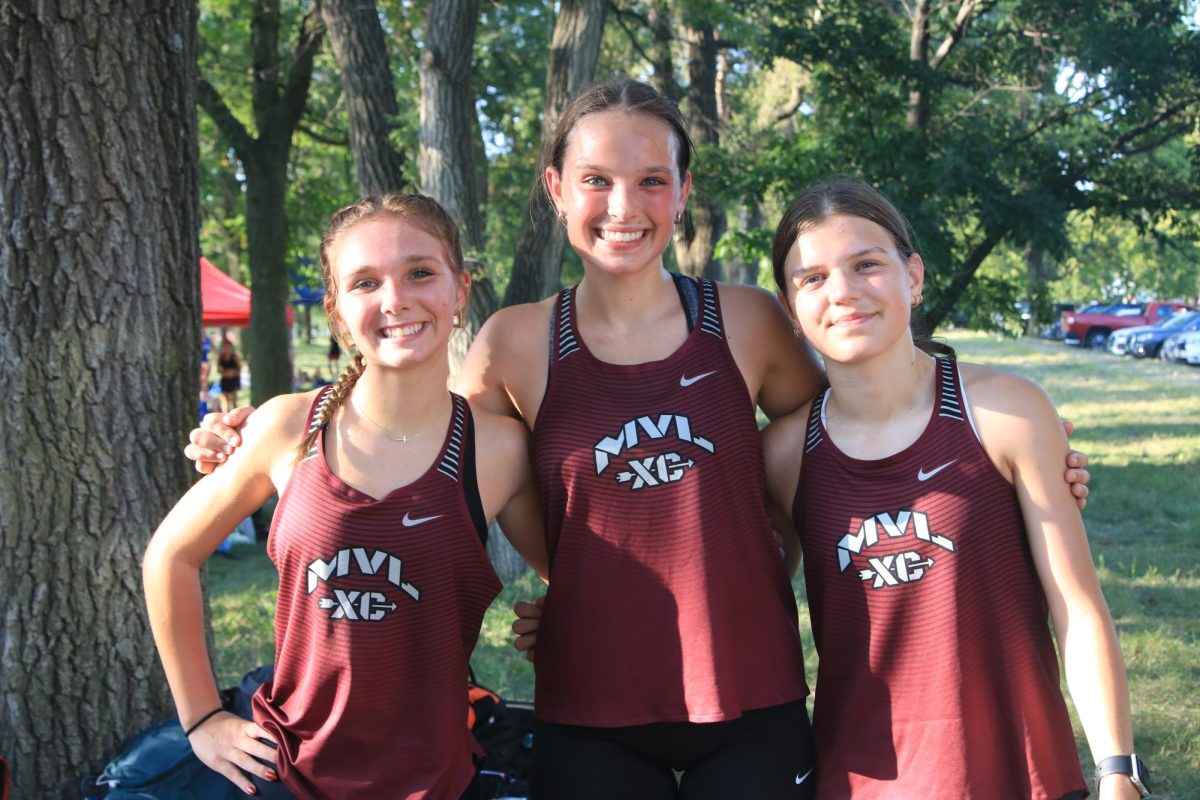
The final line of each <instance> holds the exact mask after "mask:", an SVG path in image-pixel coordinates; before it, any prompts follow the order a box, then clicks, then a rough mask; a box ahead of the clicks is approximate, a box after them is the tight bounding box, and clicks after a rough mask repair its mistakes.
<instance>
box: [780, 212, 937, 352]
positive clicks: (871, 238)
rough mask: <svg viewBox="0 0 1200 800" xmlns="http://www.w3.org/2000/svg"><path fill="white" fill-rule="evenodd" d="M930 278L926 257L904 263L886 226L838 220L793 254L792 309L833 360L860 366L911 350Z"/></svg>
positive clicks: (787, 272) (809, 234) (789, 263)
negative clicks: (914, 315)
mask: <svg viewBox="0 0 1200 800" xmlns="http://www.w3.org/2000/svg"><path fill="white" fill-rule="evenodd" d="M924 272H925V266H924V263H923V262H922V261H921V257H920V256H919V255H916V254H915V253H914V254H913V255H911V256H909V257H908V258H904V257H903V256H902V255H901V254H900V252H899V249H898V248H897V246H896V242H895V241H894V240H893V238H892V236H891V235H890V234H889V233H888V232H887V231H886V230H885V229H884V228H883V227H881V226H880V225H878V224H876V223H874V222H872V221H870V220H868V219H864V218H863V217H857V216H852V215H847V214H833V215H830V216H828V217H826V218H825V219H824V220H822V221H821V222H818V223H816V224H814V225H812V226H811V227H808V228H807V229H806V230H804V231H803V232H802V233H801V234H800V235H799V236H798V237H796V241H795V242H794V243H793V244H792V247H791V249H790V250H789V251H788V254H787V259H786V261H785V262H784V269H783V274H784V278H785V281H786V283H785V289H786V293H787V306H788V309H789V310H790V311H791V313H792V315H793V317H794V318H795V320H796V322H797V323H798V324H799V325H800V328H801V329H802V330H803V332H804V335H805V337H806V338H807V339H808V340H809V342H810V343H811V344H812V345H813V347H815V348H816V349H817V350H818V351H819V352H820V353H821V354H822V355H823V356H825V358H826V359H828V360H831V361H834V362H842V363H851V362H859V361H862V360H864V359H867V358H870V357H872V356H875V355H878V354H880V353H883V352H887V351H889V350H891V349H892V348H897V347H902V348H911V347H912V337H911V335H910V334H909V329H908V323H909V318H910V312H911V306H912V300H913V297H914V295H915V294H918V293H919V292H920V290H921V287H922V281H923V279H924Z"/></svg>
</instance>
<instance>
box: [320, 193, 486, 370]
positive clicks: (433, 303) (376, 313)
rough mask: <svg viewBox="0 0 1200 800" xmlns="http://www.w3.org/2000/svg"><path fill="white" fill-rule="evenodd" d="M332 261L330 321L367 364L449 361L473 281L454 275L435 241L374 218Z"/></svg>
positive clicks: (346, 239) (393, 220)
mask: <svg viewBox="0 0 1200 800" xmlns="http://www.w3.org/2000/svg"><path fill="white" fill-rule="evenodd" d="M330 260H331V263H332V265H333V273H334V276H335V280H336V281H337V286H338V297H337V309H336V318H335V319H334V320H333V322H334V324H335V325H336V326H338V327H339V328H341V329H343V330H345V331H346V332H347V333H348V334H349V335H350V337H351V339H352V341H353V342H354V344H355V346H356V347H358V349H359V350H360V351H361V352H362V354H363V357H364V358H365V359H366V360H367V362H368V363H380V364H385V365H389V366H401V365H403V364H405V363H411V362H413V361H414V360H415V361H424V360H425V359H428V358H430V357H439V358H442V359H445V358H446V344H447V342H448V341H449V338H450V334H451V332H452V331H453V316H454V312H455V311H456V310H457V309H460V308H462V307H463V306H464V305H465V304H466V299H467V289H468V286H469V284H470V277H469V275H468V274H467V273H465V272H464V273H461V274H460V273H456V272H455V271H454V269H453V267H451V265H450V263H449V261H448V260H447V258H446V255H445V247H444V246H443V244H442V242H441V241H440V240H439V239H438V238H436V237H434V236H431V235H430V234H428V233H426V232H425V231H423V230H421V229H420V228H418V227H416V226H414V225H410V224H409V223H407V222H406V221H404V220H403V219H400V218H397V217H390V216H378V217H373V218H370V219H367V220H364V221H362V222H359V223H358V224H356V225H354V226H353V227H351V228H350V229H348V230H347V231H345V232H344V233H343V234H342V236H341V238H340V239H339V240H338V242H337V243H336V244H335V246H334V247H333V249H332V250H331V252H330Z"/></svg>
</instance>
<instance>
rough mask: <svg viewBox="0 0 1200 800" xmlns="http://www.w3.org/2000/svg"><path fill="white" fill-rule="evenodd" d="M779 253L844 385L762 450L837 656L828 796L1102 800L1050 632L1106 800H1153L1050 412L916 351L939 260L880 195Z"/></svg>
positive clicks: (792, 292)
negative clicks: (1144, 797) (1079, 749)
mask: <svg viewBox="0 0 1200 800" xmlns="http://www.w3.org/2000/svg"><path fill="white" fill-rule="evenodd" d="M773 256H774V270H775V280H776V283H777V285H778V288H779V293H780V296H781V298H783V299H784V300H785V301H786V304H787V307H788V310H789V312H790V313H791V315H792V319H793V320H794V321H795V323H796V325H797V328H798V330H799V331H800V332H801V334H802V335H803V337H804V338H805V340H806V341H807V342H808V343H809V344H810V345H812V347H814V348H815V349H816V350H817V351H818V352H819V353H820V354H821V356H822V357H823V359H824V363H825V369H826V372H827V374H828V378H829V388H828V389H826V390H825V391H823V392H822V393H821V394H819V395H818V396H817V398H816V399H814V400H813V401H812V402H811V403H807V404H805V405H804V406H803V407H801V408H800V409H798V410H797V411H795V412H793V413H791V414H788V415H785V416H782V417H780V418H778V419H776V420H774V421H773V422H772V423H771V424H770V425H769V426H768V427H767V428H766V430H765V432H764V434H763V440H764V451H765V458H766V468H767V475H768V484H769V487H770V490H771V497H772V499H773V500H774V502H775V503H776V504H777V505H778V507H779V508H780V509H781V510H783V511H784V512H786V513H788V514H789V515H790V516H791V517H792V521H793V523H794V525H795V528H796V530H797V531H799V534H800V541H801V545H802V551H803V555H804V576H805V586H806V588H807V591H808V602H809V609H810V611H811V614H812V624H813V634H814V638H815V640H816V645H817V653H818V655H819V656H820V662H819V667H818V671H817V692H816V704H815V707H814V713H813V725H814V736H815V740H816V753H817V765H816V780H817V795H818V796H819V797H821V798H822V799H823V800H826V799H828V800H837V799H838V798H853V799H854V800H864V799H866V798H885V797H886V798H891V797H905V798H907V797H914V798H915V797H931V798H932V797H970V798H975V800H987V799H988V798H995V800H1008V799H1009V798H1039V799H1040V798H1064V799H1066V798H1072V799H1078V800H1081V798H1083V797H1085V796H1086V795H1087V785H1086V783H1085V782H1084V779H1083V774H1082V772H1081V771H1080V766H1079V760H1078V757H1077V755H1076V750H1075V736H1074V733H1073V731H1072V728H1071V720H1070V717H1069V716H1068V713H1067V707H1066V703H1065V701H1064V698H1063V695H1062V692H1061V690H1060V688H1059V671H1058V656H1057V655H1056V653H1055V647H1054V641H1053V639H1052V637H1051V633H1050V629H1049V627H1048V625H1047V617H1049V618H1050V619H1052V620H1053V623H1054V636H1055V637H1056V638H1057V641H1058V651H1059V652H1060V653H1061V654H1062V661H1063V666H1064V668H1065V671H1066V676H1067V684H1068V686H1069V687H1070V691H1071V694H1072V696H1073V697H1074V698H1075V700H1076V703H1075V705H1076V708H1077V709H1078V710H1079V717H1080V720H1081V721H1082V723H1083V728H1084V732H1085V733H1086V735H1087V739H1088V743H1089V745H1090V747H1091V750H1092V754H1093V756H1094V757H1095V759H1096V762H1097V764H1098V765H1099V766H1101V767H1102V769H1103V770H1104V771H1105V777H1103V778H1101V779H1099V788H1098V794H1099V796H1100V798H1101V800H1116V799H1117V798H1122V799H1127V800H1131V799H1132V798H1136V797H1139V796H1140V793H1141V790H1144V789H1145V788H1146V787H1147V785H1148V783H1149V775H1148V773H1146V772H1145V767H1144V765H1142V764H1141V763H1140V760H1139V759H1138V757H1137V756H1136V755H1134V754H1133V733H1132V726H1131V722H1130V707H1129V686H1128V682H1127V680H1126V676H1125V665H1124V662H1123V660H1122V657H1121V650H1120V646H1119V645H1118V643H1117V635H1116V630H1115V628H1114V626H1113V622H1112V619H1111V618H1110V616H1109V612H1108V607H1107V605H1106V604H1105V602H1104V597H1103V596H1102V594H1101V592H1100V585H1099V581H1098V580H1097V578H1096V572H1095V569H1094V567H1093V562H1092V556H1091V553H1090V551H1089V549H1088V543H1087V538H1086V535H1085V533H1084V527H1083V521H1082V519H1081V517H1080V514H1079V509H1078V508H1077V506H1076V503H1075V502H1074V499H1073V498H1072V496H1071V493H1070V492H1069V491H1067V489H1066V487H1065V486H1064V485H1063V483H1062V479H1061V477H1060V475H1059V469H1060V466H1061V464H1062V459H1063V457H1064V456H1065V455H1066V453H1067V452H1068V449H1069V448H1068V445H1067V439H1066V436H1065V435H1064V433H1063V430H1062V427H1061V424H1060V421H1059V418H1058V415H1057V413H1056V412H1055V409H1054V406H1053V404H1052V403H1051V401H1050V399H1049V398H1048V397H1047V396H1046V394H1045V392H1043V391H1042V389H1041V388H1040V387H1038V386H1037V385H1036V384H1033V383H1031V382H1029V381H1027V380H1024V379H1022V378H1018V377H1016V376H1014V375H1011V374H1009V373H1006V372H1002V371H1000V370H995V369H990V368H987V367H982V366H979V365H975V364H966V363H962V362H958V361H956V360H955V359H954V358H952V357H946V356H941V355H937V356H934V355H930V354H927V352H926V351H925V350H923V349H922V348H921V347H920V346H918V345H917V344H915V343H914V341H913V337H912V334H911V333H910V327H909V321H910V313H911V310H912V308H914V307H916V306H917V305H919V304H920V302H921V295H922V292H923V289H924V283H925V275H926V265H925V264H924V262H923V261H922V259H921V256H920V255H919V254H918V253H916V252H915V250H914V248H913V245H912V241H911V238H910V236H909V228H908V224H907V222H906V221H905V219H904V218H903V216H901V214H900V212H899V211H897V210H896V208H895V207H894V206H893V205H892V204H891V202H889V201H888V200H887V199H886V198H885V197H883V196H882V195H881V194H879V193H878V192H877V191H875V190H874V189H872V188H871V187H870V186H868V185H867V184H865V183H862V182H860V181H857V180H849V179H842V180H835V181H831V182H826V183H820V184H817V185H815V186H813V187H812V188H810V189H809V190H808V191H807V192H805V193H804V194H803V195H802V196H801V197H800V198H799V199H797V200H796V201H795V202H794V203H793V204H792V206H791V207H790V208H789V209H788V210H787V212H786V213H785V214H784V216H783V219H782V221H781V222H780V223H779V228H778V231H777V233H776V237H775V245H774V253H773ZM1110 757H1111V758H1110ZM1138 768H1140V769H1141V772H1140V775H1139V773H1138V772H1137V771H1135V770H1136V769H1138ZM1108 773H1111V774H1108ZM1118 773H1120V774H1118Z"/></svg>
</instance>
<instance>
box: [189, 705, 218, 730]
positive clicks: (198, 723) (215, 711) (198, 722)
mask: <svg viewBox="0 0 1200 800" xmlns="http://www.w3.org/2000/svg"><path fill="white" fill-rule="evenodd" d="M224 710H225V709H223V708H221V707H220V706H217V707H216V708H214V709H213V710H212V711H210V712H208V713H207V714H205V715H204V716H203V717H201V718H200V719H198V720H196V721H195V722H193V723H192V727H190V728H188V729H187V730H186V731H184V732H183V736H184V738H187V737H188V736H191V735H192V731H194V730H196V728H199V727H200V726H201V725H203V724H204V723H206V722H208V720H209V719H210V718H212V716H213V715H214V714H220V713H221V712H222V711H224Z"/></svg>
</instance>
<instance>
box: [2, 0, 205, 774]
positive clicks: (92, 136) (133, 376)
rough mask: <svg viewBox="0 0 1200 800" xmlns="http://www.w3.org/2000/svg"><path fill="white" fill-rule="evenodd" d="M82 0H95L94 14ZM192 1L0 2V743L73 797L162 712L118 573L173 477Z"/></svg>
mask: <svg viewBox="0 0 1200 800" xmlns="http://www.w3.org/2000/svg"><path fill="white" fill-rule="evenodd" d="M98 6H102V7H98ZM196 22H197V12H196V5H195V3H194V2H191V1H190V0H155V2H149V1H148V0H104V2H103V3H85V2H82V1H81V0H60V1H59V2H40V3H32V2H6V3H4V4H3V5H0V86H3V87H4V102H3V103H0V230H3V231H4V234H3V235H2V236H0V374H3V375H4V389H5V403H4V404H3V406H0V426H2V427H3V430H4V432H5V433H4V436H3V440H2V444H0V586H2V587H3V597H4V600H3V606H2V609H3V610H2V611H0V642H3V645H2V646H0V753H3V754H4V756H5V757H6V758H7V759H8V760H9V762H10V764H11V767H12V774H13V779H14V783H13V796H14V797H20V798H48V797H68V796H75V797H78V796H79V794H78V791H79V789H78V786H79V779H80V777H81V773H83V772H93V771H96V770H98V769H99V768H100V767H101V766H102V765H103V763H104V762H105V761H106V760H107V759H108V758H110V757H111V756H112V755H114V754H115V751H116V748H117V747H118V745H119V744H120V743H121V742H122V741H123V740H124V739H126V738H127V737H128V736H130V735H131V734H132V733H134V732H136V731H138V730H140V729H142V728H144V727H145V726H147V725H149V724H151V723H153V722H157V721H160V720H162V719H165V718H167V717H169V716H170V714H171V703H170V697H169V694H168V692H167V687H166V681H165V679H164V678H163V675H162V671H161V669H160V668H159V666H158V659H157V658H156V657H155V655H154V652H155V651H154V644H153V640H152V638H151V635H150V630H149V625H148V623H147V619H146V614H145V604H144V601H143V599H142V593H141V581H140V578H139V566H140V562H141V554H142V551H143V549H144V548H145V545H146V542H147V540H148V539H149V536H150V533H151V531H152V530H153V529H154V528H155V526H156V525H157V524H158V522H159V521H160V520H161V519H162V517H163V516H164V515H165V513H166V511H167V509H168V507H169V506H170V504H171V503H172V502H173V501H174V499H175V498H177V497H178V496H179V494H180V493H181V492H182V491H183V490H184V489H185V488H186V486H187V482H188V477H189V470H188V469H187V468H186V466H185V464H184V462H183V460H182V459H180V458H179V451H178V447H179V442H180V441H181V438H180V437H181V436H182V434H183V432H184V431H186V430H187V429H188V428H189V427H191V426H192V425H193V424H194V422H195V418H196V408H197V405H196V404H197V391H198V388H199V386H198V381H197V379H198V369H197V367H198V362H199V347H200V291H199V266H198V259H199V251H198V245H197V240H196V232H197V229H198V185H199V172H198V166H197V125H196V116H195V105H196V95H195V68H196V66H195V65H196Z"/></svg>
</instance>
